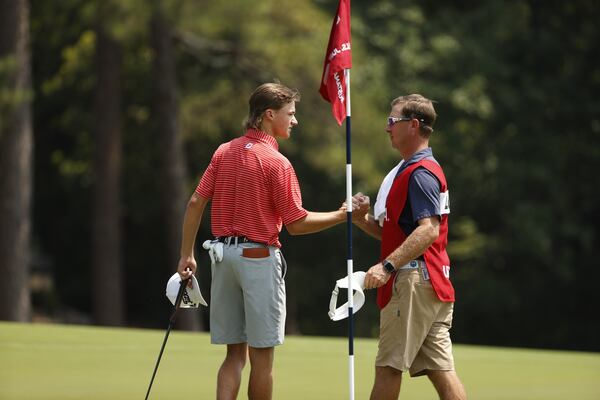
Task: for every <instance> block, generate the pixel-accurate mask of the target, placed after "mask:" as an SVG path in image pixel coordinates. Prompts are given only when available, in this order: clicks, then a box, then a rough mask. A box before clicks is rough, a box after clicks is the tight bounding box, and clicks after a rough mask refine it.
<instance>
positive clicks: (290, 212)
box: [271, 164, 308, 225]
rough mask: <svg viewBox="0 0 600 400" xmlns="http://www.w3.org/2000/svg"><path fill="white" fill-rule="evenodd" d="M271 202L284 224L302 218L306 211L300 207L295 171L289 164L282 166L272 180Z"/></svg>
mask: <svg viewBox="0 0 600 400" xmlns="http://www.w3.org/2000/svg"><path fill="white" fill-rule="evenodd" d="M271 188H272V190H273V202H274V204H275V208H276V209H277V212H278V213H279V215H281V220H282V222H283V224H284V225H287V224H290V223H292V222H294V221H297V220H299V219H300V218H304V217H305V216H306V215H307V214H308V211H306V210H305V209H304V208H303V207H302V193H301V192H300V184H299V183H298V178H297V177H296V172H295V171H294V168H293V167H292V165H291V164H287V165H284V166H282V168H281V169H279V171H278V174H277V176H276V177H274V179H273V181H272V185H271Z"/></svg>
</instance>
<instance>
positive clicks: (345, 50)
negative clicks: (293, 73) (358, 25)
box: [319, 0, 352, 125]
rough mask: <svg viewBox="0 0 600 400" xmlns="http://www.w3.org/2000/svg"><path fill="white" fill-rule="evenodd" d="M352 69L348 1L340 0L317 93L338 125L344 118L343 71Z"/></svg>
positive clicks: (345, 99)
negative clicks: (329, 105) (327, 105)
mask: <svg viewBox="0 0 600 400" xmlns="http://www.w3.org/2000/svg"><path fill="white" fill-rule="evenodd" d="M350 68H352V50H351V46H350V0H340V2H339V4H338V9H337V14H336V16H335V18H334V19H333V25H332V26H331V34H330V35H329V44H328V45H327V53H326V54H325V62H324V65H323V79H322V80H321V87H320V88H319V93H321V96H323V98H324V99H325V100H327V101H328V102H330V103H331V106H332V108H333V110H332V111H333V116H334V117H335V119H336V120H337V122H338V124H339V125H342V121H343V120H344V118H346V101H347V98H346V79H345V78H344V69H350Z"/></svg>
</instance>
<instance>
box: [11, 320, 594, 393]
mask: <svg viewBox="0 0 600 400" xmlns="http://www.w3.org/2000/svg"><path fill="white" fill-rule="evenodd" d="M164 333H165V332H164V331H159V330H142V329H111V328H97V327H84V326H65V325H46V324H17V323H7V322H0V363H1V365H2V368H0V399H6V400H21V399H23V400H25V399H27V400H32V399H44V400H52V399H56V400H69V399H73V400H75V399H77V400H81V399H86V400H93V399H103V400H106V399H111V400H116V399H128V400H129V399H142V398H144V396H145V394H146V389H147V387H148V383H149V381H150V377H151V374H152V370H153V368H154V364H155V362H156V358H157V356H158V352H159V350H160V346H161V344H162V341H163V338H164ZM354 348H355V353H356V356H355V382H356V383H355V385H356V386H355V391H356V399H366V398H368V397H369V392H370V389H371V384H372V382H373V360H374V358H375V353H376V351H377V342H376V341H375V340H372V339H357V340H355V344H354ZM347 351H348V345H347V340H346V339H344V338H321V337H294V336H290V337H288V338H287V339H286V343H285V344H284V345H283V346H280V347H278V348H277V350H276V356H275V374H274V377H275V388H274V398H275V399H284V400H294V399H299V400H319V399H324V400H325V399H328V400H329V399H347V398H348V355H347ZM223 354H224V347H223V346H212V345H210V344H209V337H208V335H207V334H205V333H186V332H178V331H174V332H172V333H171V336H170V338H169V341H168V343H167V346H166V349H165V353H164V355H163V358H162V361H161V364H160V368H159V370H158V373H157V376H156V379H155V381H154V386H153V388H152V393H151V396H150V398H152V399H175V398H194V399H211V398H214V397H215V396H214V393H215V376H216V372H217V369H218V367H219V365H220V362H221V361H222V357H223ZM455 359H456V365H457V370H458V373H459V375H460V377H461V379H462V380H463V382H464V384H465V387H466V389H467V393H468V395H469V398H471V399H478V400H486V399H489V400H503V399H506V400H509V399H510V400H520V399H523V400H525V399H527V400H536V399H539V400H554V399H555V400H564V399H577V400H597V399H599V398H600V354H598V353H580V352H564V351H536V350H522V349H509V348H492V347H480V346H466V345H456V346H455ZM247 380H248V367H247V368H245V370H244V378H243V382H242V388H241V390H240V396H239V398H247V396H246V395H245V391H246V387H247ZM401 398H406V399H408V398H410V399H413V400H419V399H435V398H437V396H436V394H435V391H434V390H433V388H432V387H431V385H430V384H429V381H428V380H427V378H415V379H411V378H408V377H406V378H405V379H404V381H403V387H402V391H401Z"/></svg>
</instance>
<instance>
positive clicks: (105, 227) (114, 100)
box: [91, 27, 125, 326]
mask: <svg viewBox="0 0 600 400" xmlns="http://www.w3.org/2000/svg"><path fill="white" fill-rule="evenodd" d="M96 56H97V60H96V65H97V68H98V82H97V87H96V92H95V104H94V115H95V121H94V122H95V123H94V138H95V157H94V174H95V181H94V191H93V196H94V197H93V211H92V213H93V216H92V280H93V281H92V284H91V287H92V291H93V298H92V303H93V316H94V321H95V323H96V324H98V325H112V326H119V325H123V323H124V319H125V317H124V296H123V282H122V281H123V279H122V271H121V249H120V243H121V230H120V214H121V213H120V203H119V200H120V174H121V153H122V150H121V121H120V108H121V86H120V81H119V71H120V65H121V50H120V47H119V44H118V43H117V42H116V41H115V40H114V39H112V38H111V37H110V36H109V35H108V34H107V32H106V31H105V30H104V29H103V28H102V27H98V28H97V29H96Z"/></svg>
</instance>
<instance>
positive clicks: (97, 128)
mask: <svg viewBox="0 0 600 400" xmlns="http://www.w3.org/2000/svg"><path fill="white" fill-rule="evenodd" d="M335 5H336V2H335V1H332V0H320V1H317V0H315V1H308V0H294V1H292V0H278V1H275V0H260V1H252V2H251V1H238V2H217V1H190V0H163V1H160V0H154V1H143V0H128V1H121V2H116V1H112V0H108V1H103V2H97V1H92V0H64V1H61V2H44V1H31V0H29V1H28V0H18V1H8V0H3V1H0V7H1V9H0V32H1V36H0V90H1V91H0V111H1V115H0V273H1V275H2V279H1V280H0V298H1V301H0V319H3V320H18V321H31V320H33V321H46V320H50V321H57V322H67V323H90V324H99V325H116V326H139V327H162V326H163V325H164V321H165V318H166V316H167V315H168V313H169V306H170V303H169V302H168V301H167V299H166V298H165V297H164V288H165V284H166V282H167V279H168V278H169V277H170V275H171V274H172V273H173V272H174V271H175V267H176V263H177V259H178V251H179V250H178V248H179V236H180V232H179V230H180V224H181V218H182V215H183V212H184V209H185V204H186V201H187V198H188V196H189V195H190V194H191V193H192V191H193V189H194V188H195V185H196V184H197V182H198V179H199V178H200V176H201V174H202V172H203V170H204V168H205V167H206V166H207V164H208V162H209V160H210V156H211V155H212V152H213V151H214V150H215V149H216V147H217V146H218V144H219V143H221V142H223V141H225V140H229V139H231V138H234V137H236V136H238V135H240V134H241V133H242V132H243V131H242V122H243V119H244V117H245V115H246V112H247V103H246V101H247V98H248V96H249V94H250V92H251V90H252V89H253V88H254V87H255V86H257V85H258V84H260V83H262V82H265V81H272V80H273V79H279V80H281V82H282V83H284V84H286V85H288V86H291V87H296V88H298V89H299V90H300V92H301V93H302V101H301V102H300V103H299V104H298V106H297V117H298V119H299V122H300V124H299V125H298V127H297V128H296V129H295V130H294V131H293V133H292V138H291V140H289V141H288V142H285V143H281V151H282V152H283V153H284V154H285V155H286V156H287V157H288V158H289V159H290V160H291V161H292V163H293V164H294V166H295V168H296V172H297V175H298V178H299V180H300V184H301V187H302V191H303V200H304V204H305V206H306V207H307V208H308V209H311V210H322V211H325V210H330V209H332V208H334V207H337V206H338V205H339V204H340V202H341V201H342V200H343V198H344V196H345V180H344V174H345V170H344V164H345V161H344V160H345V153H344V151H345V150H344V140H345V139H344V130H343V128H340V127H338V126H337V125H336V124H335V121H334V119H333V117H332V116H331V113H330V109H329V104H327V103H325V102H324V101H323V100H322V99H321V98H320V97H319V95H318V93H317V89H318V87H319V80H320V78H321V72H322V71H321V68H322V62H323V55H324V51H325V47H326V43H327V38H328V34H329V30H330V27H331V25H330V24H331V16H332V14H333V12H334V11H335ZM352 7H353V9H352V35H353V36H352V41H353V42H352V48H353V70H352V109H353V110H352V116H353V154H352V156H353V172H354V184H353V186H354V189H355V191H359V190H360V191H362V192H365V193H368V194H369V195H370V196H371V198H372V199H374V198H375V195H376V193H377V189H378V186H379V183H380V182H381V179H382V178H383V176H384V175H385V174H386V173H387V171H388V170H389V169H391V168H392V167H393V166H394V165H395V164H396V163H397V161H398V160H397V154H395V153H394V152H393V151H392V150H391V148H390V146H389V139H388V137H387V135H386V134H385V132H384V127H385V119H386V117H387V113H388V111H389V103H390V101H391V100H392V99H393V98H394V97H396V96H398V95H401V94H407V93H414V92H418V93H422V94H424V95H426V96H428V97H430V98H433V99H435V100H436V101H437V103H436V108H437V111H438V114H439V118H438V123H437V125H436V127H435V133H434V135H433V142H432V146H433V148H434V154H435V155H436V157H437V158H438V160H440V161H441V163H442V164H443V165H444V168H445V171H446V175H447V178H448V183H449V187H450V192H451V193H452V196H451V197H452V203H451V204H452V214H451V215H450V245H449V253H450V257H451V259H452V265H453V269H452V274H453V281H454V282H455V286H456V288H457V303H456V305H455V327H454V328H453V337H454V340H455V341H456V342H459V343H461V342H462V343H473V344H476V343H477V344H494V345H509V346H531V347H550V348H565V349H567V348H568V349H587V350H596V351H597V350H599V349H600V346H599V345H598V342H597V338H596V334H595V332H597V330H598V328H600V326H599V324H600V322H599V320H598V318H592V317H590V316H589V314H590V313H589V311H588V310H594V309H595V306H596V305H598V295H597V290H596V287H595V284H596V282H598V280H599V279H600V272H599V268H598V262H597V261H596V253H595V251H596V248H597V247H598V244H599V238H598V223H599V222H600V216H599V214H598V209H599V206H600V196H599V195H598V190H597V188H596V185H595V184H594V182H595V181H596V179H594V178H593V176H594V171H595V170H596V169H597V167H598V166H600V97H599V96H598V93H600V67H599V66H598V64H597V63H594V62H593V61H592V60H594V59H595V57H594V56H595V53H596V52H597V48H598V43H600V29H599V28H598V24H597V23H596V22H595V21H597V20H598V19H599V17H600V7H599V6H598V5H597V4H596V3H595V2H592V1H583V0H579V1H578V0H575V1H571V2H567V3H556V2H541V1H536V0H529V1H526V0H519V1H512V2H505V1H500V0H491V1H486V2H466V3H465V2H464V1H460V2H459V1H446V2H443V3H440V2H435V1H418V2H417V1H412V0H406V1H391V0H371V1H366V0H354V1H353V2H352ZM205 218H209V216H208V215H207V216H205ZM209 236H210V230H209V224H208V223H204V224H203V226H202V227H201V229H200V232H199V236H198V237H199V240H198V241H199V242H201V241H202V240H204V239H205V238H208V237H209ZM354 237H355V242H354V256H355V261H354V265H355V269H356V270H361V269H362V270H364V269H366V268H368V267H369V266H370V265H372V264H373V263H374V262H375V261H376V260H377V257H378V243H376V242H374V241H372V240H371V239H370V238H368V237H366V236H365V235H363V234H362V233H361V232H359V231H358V230H355V235H354ZM345 238H346V234H345V228H344V227H343V226H338V227H336V228H333V229H331V230H329V231H326V232H323V233H320V234H315V235H310V236H306V237H294V238H290V237H289V236H288V235H287V234H286V233H285V232H283V233H282V242H283V245H284V247H283V250H284V252H285V255H286V259H287V260H288V264H289V266H290V269H289V272H288V275H287V277H286V281H287V287H288V332H289V333H300V334H312V335H345V332H346V329H347V328H346V326H345V324H344V323H332V322H330V321H329V319H328V317H327V307H328V301H329V297H330V294H331V290H332V289H333V286H334V284H335V280H336V279H338V278H340V277H342V276H345V275H346V262H345V259H346V244H345ZM196 253H197V259H198V264H199V274H198V278H199V281H200V283H201V286H202V288H203V291H204V292H205V294H208V292H209V290H210V285H209V283H210V269H209V268H208V267H209V262H210V261H209V259H208V256H207V255H206V254H205V253H204V251H203V250H202V249H200V248H198V249H197V252H196ZM367 297H368V300H367V301H368V304H367V305H366V306H365V307H364V308H363V309H362V310H361V311H360V313H359V314H357V319H356V331H357V334H358V335H361V336H373V335H376V333H377V329H378V327H377V323H378V322H377V321H378V319H377V310H376V307H375V304H374V293H369V294H368V296H367ZM207 317H208V315H207V312H206V311H205V310H203V311H200V312H198V313H195V314H192V313H190V315H189V317H188V320H186V321H182V326H181V327H182V328H186V329H208V320H207Z"/></svg>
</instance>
